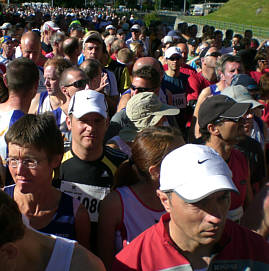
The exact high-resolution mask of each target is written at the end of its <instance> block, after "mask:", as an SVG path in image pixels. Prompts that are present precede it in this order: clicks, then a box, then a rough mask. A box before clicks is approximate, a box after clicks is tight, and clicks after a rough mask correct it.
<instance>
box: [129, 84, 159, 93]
mask: <svg viewBox="0 0 269 271" xmlns="http://www.w3.org/2000/svg"><path fill="white" fill-rule="evenodd" d="M130 88H131V89H132V90H137V91H138V92H152V91H153V90H154V88H141V87H136V86H134V85H131V86H130Z"/></svg>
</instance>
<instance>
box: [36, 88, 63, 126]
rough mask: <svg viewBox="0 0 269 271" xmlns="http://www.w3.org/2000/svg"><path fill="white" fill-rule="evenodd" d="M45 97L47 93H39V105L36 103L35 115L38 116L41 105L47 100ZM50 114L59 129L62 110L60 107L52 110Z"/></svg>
mask: <svg viewBox="0 0 269 271" xmlns="http://www.w3.org/2000/svg"><path fill="white" fill-rule="evenodd" d="M47 96H48V92H47V91H43V92H40V98H39V103H38V108H37V114H40V108H41V105H42V104H43V103H44V100H45V99H46V98H47ZM51 112H52V113H53V115H54V116H55V119H56V123H57V125H58V127H60V125H61V115H62V109H61V108H60V107H58V108H57V109H54V110H52V111H51Z"/></svg>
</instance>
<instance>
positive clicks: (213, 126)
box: [207, 123, 220, 136]
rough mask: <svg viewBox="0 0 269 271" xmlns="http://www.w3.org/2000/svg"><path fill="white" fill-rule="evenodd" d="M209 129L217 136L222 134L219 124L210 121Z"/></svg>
mask: <svg viewBox="0 0 269 271" xmlns="http://www.w3.org/2000/svg"><path fill="white" fill-rule="evenodd" d="M207 130H208V132H209V133H210V134H211V135H215V136H217V135H219V134H220V132H219V128H218V126H216V125H214V124H212V123H209V124H208V125H207Z"/></svg>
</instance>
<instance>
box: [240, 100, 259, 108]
mask: <svg viewBox="0 0 269 271" xmlns="http://www.w3.org/2000/svg"><path fill="white" fill-rule="evenodd" d="M241 103H249V104H251V107H250V108H256V107H259V106H261V107H264V105H263V104H261V103H259V102H257V101H255V100H254V99H253V100H252V99H248V100H244V101H241Z"/></svg>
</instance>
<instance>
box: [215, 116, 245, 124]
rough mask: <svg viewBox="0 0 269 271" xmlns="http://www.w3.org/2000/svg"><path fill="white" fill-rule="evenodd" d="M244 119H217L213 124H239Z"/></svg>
mask: <svg viewBox="0 0 269 271" xmlns="http://www.w3.org/2000/svg"><path fill="white" fill-rule="evenodd" d="M243 120H244V118H242V117H239V118H234V119H230V118H219V119H217V120H215V121H214V124H218V123H221V122H226V121H232V122H236V123H238V122H240V121H243Z"/></svg>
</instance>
